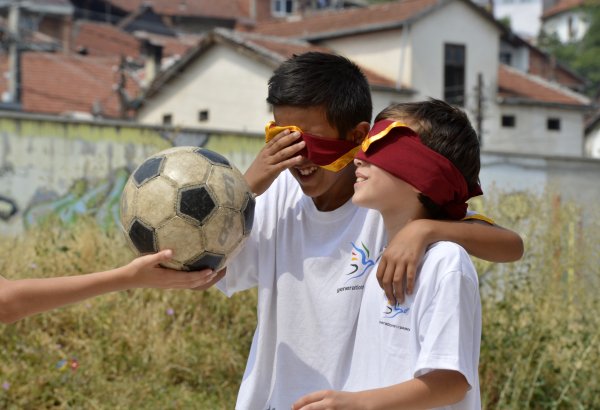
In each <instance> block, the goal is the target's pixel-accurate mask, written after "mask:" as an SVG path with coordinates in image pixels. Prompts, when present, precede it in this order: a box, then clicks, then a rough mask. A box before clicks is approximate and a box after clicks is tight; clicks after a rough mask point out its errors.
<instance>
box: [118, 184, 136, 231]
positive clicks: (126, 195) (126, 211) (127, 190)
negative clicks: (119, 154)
mask: <svg viewBox="0 0 600 410" xmlns="http://www.w3.org/2000/svg"><path fill="white" fill-rule="evenodd" d="M136 197H137V187H136V186H135V182H134V181H133V178H129V179H128V180H127V183H126V184H125V187H124V188H123V193H122V194H121V207H120V208H119V214H120V215H119V216H120V220H121V226H122V227H123V229H125V228H126V227H128V226H129V225H131V221H132V220H133V218H134V216H135V203H136Z"/></svg>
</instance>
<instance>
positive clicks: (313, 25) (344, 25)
mask: <svg viewBox="0 0 600 410" xmlns="http://www.w3.org/2000/svg"><path fill="white" fill-rule="evenodd" d="M439 4H440V2H439V0H418V1H415V0H402V1H396V2H391V3H382V4H379V5H374V6H371V7H366V8H351V9H344V10H331V11H324V12H321V13H315V14H310V16H308V17H307V18H304V19H299V20H290V21H276V22H267V23H262V24H258V25H257V26H256V27H254V29H253V30H252V31H253V32H256V33H262V34H271V35H277V36H282V37H302V36H306V35H309V34H314V33H321V34H323V33H335V32H338V31H341V30H352V29H355V30H356V29H360V28H367V27H369V26H375V25H384V24H394V23H400V22H403V21H406V20H408V19H410V18H413V17H416V16H418V15H419V14H420V13H422V12H425V11H427V10H429V9H431V8H432V7H434V6H437V5H439Z"/></svg>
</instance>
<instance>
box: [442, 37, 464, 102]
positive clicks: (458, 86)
mask: <svg viewBox="0 0 600 410" xmlns="http://www.w3.org/2000/svg"><path fill="white" fill-rule="evenodd" d="M465 55H466V50H465V46H464V45H458V44H445V45H444V100H446V102H448V103H449V104H454V105H460V106H464V105H465Z"/></svg>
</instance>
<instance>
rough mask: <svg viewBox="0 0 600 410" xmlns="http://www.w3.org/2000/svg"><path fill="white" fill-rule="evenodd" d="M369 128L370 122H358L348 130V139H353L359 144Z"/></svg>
mask: <svg viewBox="0 0 600 410" xmlns="http://www.w3.org/2000/svg"><path fill="white" fill-rule="evenodd" d="M370 129H371V124H369V123H368V122H366V121H363V122H360V123H358V125H357V126H356V127H354V128H353V129H352V131H350V133H349V135H348V140H349V141H354V142H355V143H356V144H360V143H362V142H363V140H364V139H365V137H366V136H367V134H368V133H369V130H370Z"/></svg>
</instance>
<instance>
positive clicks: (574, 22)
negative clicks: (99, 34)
mask: <svg viewBox="0 0 600 410" xmlns="http://www.w3.org/2000/svg"><path fill="white" fill-rule="evenodd" d="M585 18H586V16H585V14H584V13H583V12H567V13H561V14H558V15H556V16H553V17H551V18H549V19H547V20H546V21H544V23H543V25H542V30H544V32H545V33H547V34H553V33H554V34H556V35H557V36H558V39H559V40H560V41H561V42H563V43H567V42H569V41H576V40H581V38H582V37H583V36H584V35H585V32H586V31H587V29H588V27H589V23H588V22H587V21H586V20H585ZM569 19H570V20H571V26H572V27H573V33H572V34H570V33H569Z"/></svg>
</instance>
